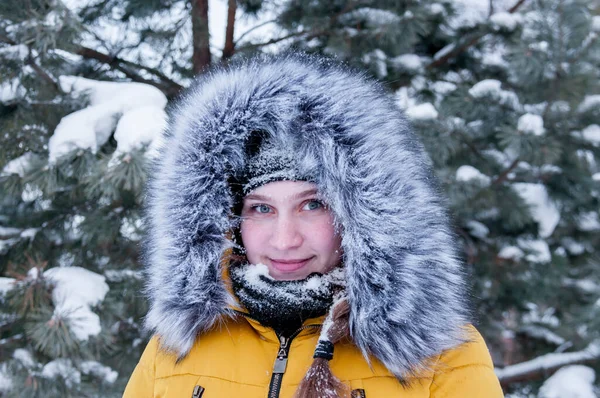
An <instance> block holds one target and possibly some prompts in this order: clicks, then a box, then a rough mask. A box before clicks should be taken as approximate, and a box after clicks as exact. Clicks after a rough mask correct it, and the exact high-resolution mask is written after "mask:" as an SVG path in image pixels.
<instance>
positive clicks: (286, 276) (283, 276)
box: [269, 269, 310, 281]
mask: <svg viewBox="0 0 600 398" xmlns="http://www.w3.org/2000/svg"><path fill="white" fill-rule="evenodd" d="M269 275H270V276H271V278H273V279H275V280H278V281H297V280H300V279H304V278H306V277H307V276H308V275H310V272H302V273H299V272H293V273H282V272H280V271H278V270H273V269H269Z"/></svg>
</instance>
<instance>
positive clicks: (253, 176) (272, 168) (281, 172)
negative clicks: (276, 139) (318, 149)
mask: <svg viewBox="0 0 600 398" xmlns="http://www.w3.org/2000/svg"><path fill="white" fill-rule="evenodd" d="M250 149H251V150H253V152H254V153H251V154H249V157H248V161H247V163H246V169H245V171H244V175H243V177H242V193H243V195H247V194H248V193H249V192H250V191H252V190H254V189H256V188H258V187H260V186H261V185H265V184H267V183H269V182H273V181H282V180H286V181H313V180H314V179H313V178H311V177H310V176H308V175H305V174H303V173H302V172H301V171H300V170H299V169H298V159H297V158H296V156H295V153H294V151H293V149H292V148H290V147H285V146H283V145H277V144H275V143H273V142H271V141H269V140H260V141H259V142H258V143H255V144H254V148H250Z"/></svg>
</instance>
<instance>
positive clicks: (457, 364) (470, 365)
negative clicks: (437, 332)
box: [430, 325, 504, 398]
mask: <svg viewBox="0 0 600 398" xmlns="http://www.w3.org/2000/svg"><path fill="white" fill-rule="evenodd" d="M465 330H466V337H467V342H465V343H463V344H461V345H459V346H458V347H456V348H454V349H451V350H447V351H445V352H443V353H442V354H441V355H440V357H439V359H438V361H437V364H436V366H435V374H434V377H433V381H432V383H431V387H430V392H431V398H438V397H439V398H441V397H444V398H454V397H456V398H458V397H476V396H478V397H479V396H481V397H483V396H485V397H489V398H501V397H503V396H504V395H503V393H502V388H501V387H500V382H499V381H498V377H497V376H496V374H495V373H494V364H493V362H492V357H491V355H490V352H489V350H488V348H487V345H486V343H485V340H484V339H483V337H482V336H481V333H479V331H478V330H477V329H476V328H475V327H474V326H473V325H468V326H466V327H465Z"/></svg>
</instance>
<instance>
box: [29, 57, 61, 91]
mask: <svg viewBox="0 0 600 398" xmlns="http://www.w3.org/2000/svg"><path fill="white" fill-rule="evenodd" d="M25 63H26V64H27V65H29V66H31V69H33V70H34V71H35V73H37V74H38V75H39V76H40V77H41V78H42V80H44V81H45V82H46V83H48V84H49V85H50V86H52V87H54V89H55V90H56V91H58V92H62V89H61V88H60V85H59V84H58V82H57V81H56V79H54V78H53V77H52V76H50V74H49V73H48V72H46V71H45V70H44V69H42V67H41V66H39V65H38V64H37V63H36V62H35V60H34V59H33V55H32V54H31V49H29V55H27V60H26V61H25Z"/></svg>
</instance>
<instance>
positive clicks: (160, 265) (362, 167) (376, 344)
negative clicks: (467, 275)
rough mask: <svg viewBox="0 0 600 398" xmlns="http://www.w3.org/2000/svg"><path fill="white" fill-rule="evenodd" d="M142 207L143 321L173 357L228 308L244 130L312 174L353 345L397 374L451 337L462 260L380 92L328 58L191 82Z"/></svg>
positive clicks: (405, 128)
mask: <svg viewBox="0 0 600 398" xmlns="http://www.w3.org/2000/svg"><path fill="white" fill-rule="evenodd" d="M169 120H170V121H169V123H170V124H169V127H168V133H167V135H166V137H165V143H164V145H163V147H162V149H161V154H160V156H159V157H158V159H157V160H156V164H155V166H154V172H153V173H152V175H153V179H152V180H151V182H150V184H149V188H148V201H147V202H148V205H147V209H146V216H147V225H148V226H149V236H148V237H147V239H146V241H145V251H144V253H145V262H146V264H147V275H148V283H147V294H148V295H149V297H150V303H151V309H150V313H149V314H148V317H147V319H146V325H147V327H148V328H149V329H151V330H152V331H153V332H155V333H156V334H158V335H159V336H160V338H161V342H163V346H164V347H165V348H167V349H169V350H171V351H174V352H176V353H177V354H178V355H180V356H184V355H186V353H187V352H188V351H189V350H190V348H191V347H192V345H193V343H194V341H195V339H196V338H197V337H198V336H199V335H201V334H202V333H203V332H205V331H207V330H209V329H210V328H212V327H215V325H217V324H218V322H219V320H221V319H223V317H224V316H226V315H227V314H228V305H229V304H230V303H231V300H232V298H231V296H230V295H229V293H228V292H227V289H226V288H225V284H224V281H223V280H222V278H221V275H222V269H221V267H222V257H223V255H224V252H225V250H227V249H228V248H230V247H231V245H232V244H231V242H230V241H229V240H228V239H227V236H228V233H229V232H230V229H231V227H232V225H233V222H234V217H232V214H231V211H230V209H231V208H232V205H233V203H234V199H233V197H232V193H231V189H230V186H229V183H228V181H229V179H230V178H231V177H237V176H239V175H240V174H241V173H242V172H243V170H244V167H245V163H246V159H245V153H246V152H245V144H246V141H247V139H248V137H249V135H250V134H251V133H252V132H253V131H256V130H260V131H264V132H266V133H267V134H268V135H269V137H268V138H269V141H270V142H272V143H273V144H274V145H275V146H279V147H282V148H287V149H288V150H291V151H292V152H293V153H294V154H295V155H296V158H297V159H299V162H298V164H297V165H296V166H297V169H298V172H299V173H301V174H302V175H310V176H313V177H314V180H315V183H316V184H317V186H318V188H319V193H320V194H321V195H322V196H323V198H324V199H325V200H326V202H327V203H328V204H329V206H330V209H331V211H332V212H333V214H334V217H335V221H336V226H337V227H338V228H339V229H340V231H341V235H342V248H343V251H344V259H343V262H344V267H345V274H346V279H347V280H346V283H347V288H346V293H347V299H348V303H349V307H350V312H349V327H350V333H351V338H352V339H353V341H354V343H355V344H356V345H357V346H358V347H359V348H360V349H361V350H362V351H363V352H364V353H365V355H366V356H375V357H377V358H378V359H380V360H381V361H382V362H383V364H384V365H385V366H386V367H387V368H388V369H389V370H390V371H392V372H393V373H394V374H396V375H397V376H399V377H401V376H402V375H406V374H408V373H410V372H411V370H412V369H414V368H415V367H418V366H419V364H421V363H422V362H423V361H424V360H426V359H427V358H428V357H430V356H433V355H437V354H439V353H440V352H441V351H443V350H445V349H449V348H452V347H453V346H455V345H457V344H459V343H460V342H461V338H462V336H461V326H463V325H464V324H465V323H467V322H468V317H467V310H466V302H465V299H464V298H463V297H464V293H463V289H464V282H463V276H462V273H463V270H462V268H463V267H462V263H461V261H460V260H459V259H458V257H457V250H456V247H455V246H456V241H455V238H454V237H453V235H452V233H451V229H450V227H449V223H448V218H447V216H446V211H445V205H444V203H443V200H442V199H441V196H440V194H439V193H438V189H437V187H436V185H435V184H436V183H435V178H434V176H433V175H432V172H431V170H430V168H429V166H428V163H427V160H426V156H425V153H424V150H423V148H422V146H421V144H420V143H419V142H418V140H417V138H416V137H415V135H414V133H413V131H412V130H411V128H410V127H409V125H408V124H407V122H406V120H405V118H404V117H403V115H402V114H401V113H400V111H399V110H398V108H397V107H396V105H395V104H394V101H393V99H392V98H391V97H388V96H387V95H386V93H385V92H384V90H383V89H382V87H381V86H380V85H379V84H378V83H376V82H374V81H372V80H370V79H368V78H367V77H365V75H363V74H361V73H358V72H355V71H352V70H349V69H348V68H347V67H345V66H343V65H339V64H336V63H334V62H332V61H328V60H322V59H317V58H314V57H312V56H307V55H294V54H290V55H287V56H284V57H281V56H279V57H270V56H260V57H257V58H252V59H249V60H243V61H238V62H237V63H235V62H234V63H233V64H232V65H230V66H228V67H227V68H224V67H217V68H215V69H213V70H211V71H210V72H208V73H206V74H204V75H203V76H201V77H199V79H198V81H197V82H196V83H195V85H194V87H193V88H191V89H190V90H189V91H188V92H187V94H186V95H185V96H184V97H183V98H182V99H181V101H180V103H179V104H178V106H177V107H176V108H175V111H174V112H173V114H172V115H171V117H170V118H169Z"/></svg>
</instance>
